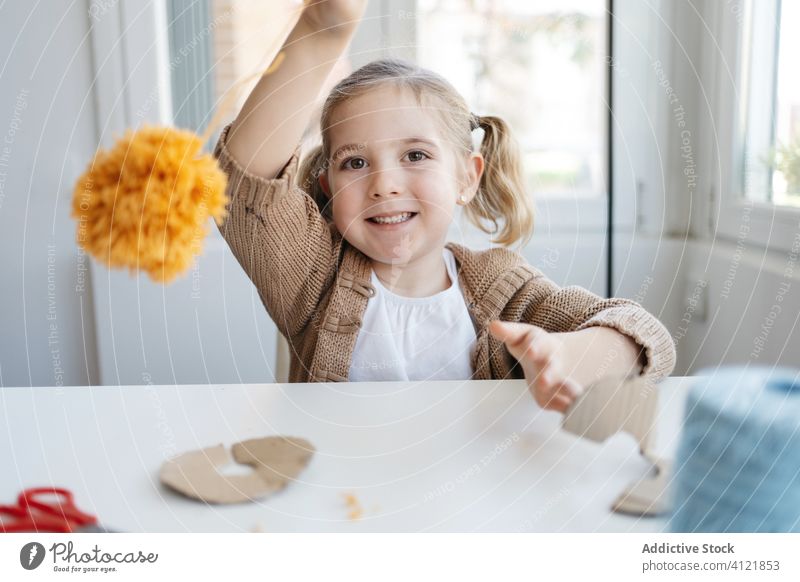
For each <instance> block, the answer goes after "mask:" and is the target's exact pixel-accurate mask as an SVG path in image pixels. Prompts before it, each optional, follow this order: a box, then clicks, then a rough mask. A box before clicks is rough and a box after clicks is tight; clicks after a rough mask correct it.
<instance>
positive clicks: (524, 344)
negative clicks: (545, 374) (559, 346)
mask: <svg viewBox="0 0 800 582" xmlns="http://www.w3.org/2000/svg"><path fill="white" fill-rule="evenodd" d="M489 332H490V333H491V334H492V335H493V336H494V337H496V338H497V339H499V340H501V341H502V342H503V343H505V344H506V347H507V348H508V351H509V352H511V355H512V356H514V357H515V358H517V359H518V360H520V361H522V360H528V361H531V362H535V363H537V364H543V363H544V362H546V361H547V359H548V358H550V357H552V355H553V353H554V352H555V345H554V342H553V341H551V338H550V334H548V333H547V332H546V331H545V330H543V329H542V328H540V327H536V326H535V325H529V324H527V323H515V322H510V321H493V322H492V323H491V324H490V325H489Z"/></svg>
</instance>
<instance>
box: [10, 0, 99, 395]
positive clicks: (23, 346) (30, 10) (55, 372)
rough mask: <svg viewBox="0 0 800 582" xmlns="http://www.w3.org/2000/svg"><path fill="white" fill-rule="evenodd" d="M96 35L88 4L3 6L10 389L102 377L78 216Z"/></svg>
mask: <svg viewBox="0 0 800 582" xmlns="http://www.w3.org/2000/svg"><path fill="white" fill-rule="evenodd" d="M87 33H88V18H87V13H86V8H85V6H84V5H83V2H77V3H46V4H45V3H39V4H36V3H29V2H24V1H23V0H11V1H9V2H6V3H4V4H3V5H2V7H0V55H2V61H0V62H2V65H0V154H2V155H0V164H1V165H0V184H1V186H0V187H2V190H0V246H2V249H3V250H2V252H1V253H0V305H2V308H1V309H0V385H2V386H28V385H34V386H39V385H43V386H51V385H70V384H86V383H87V382H90V381H91V382H96V381H97V380H98V374H97V363H96V356H95V354H96V349H95V338H94V321H93V316H92V295H91V285H90V284H89V280H88V279H87V278H86V277H87V276H88V274H87V273H86V272H85V271H79V268H78V253H77V247H76V245H75V242H74V238H75V226H74V222H73V221H72V220H71V219H70V218H69V212H70V204H71V201H72V184H73V183H74V181H75V179H76V178H77V176H78V174H79V173H80V171H81V170H82V167H83V165H84V164H85V163H86V162H87V161H88V160H89V159H90V158H91V156H92V154H93V152H94V148H95V143H96V139H95V136H96V131H95V125H94V117H93V111H94V102H93V95H92V91H91V83H92V62H91V50H90V44H89V36H88V34H87ZM83 266H85V263H84V264H83Z"/></svg>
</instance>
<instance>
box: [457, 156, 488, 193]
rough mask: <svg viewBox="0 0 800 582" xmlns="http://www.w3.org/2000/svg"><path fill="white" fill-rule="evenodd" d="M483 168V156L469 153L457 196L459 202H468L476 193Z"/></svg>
mask: <svg viewBox="0 0 800 582" xmlns="http://www.w3.org/2000/svg"><path fill="white" fill-rule="evenodd" d="M483 168H484V161H483V156H482V155H481V154H479V153H473V154H471V155H470V157H469V159H468V160H467V163H466V172H465V183H464V187H463V188H462V189H461V191H460V192H459V196H458V203H459V204H461V205H466V204H469V201H470V200H472V199H473V198H475V196H476V195H477V194H478V190H479V189H480V185H481V176H483Z"/></svg>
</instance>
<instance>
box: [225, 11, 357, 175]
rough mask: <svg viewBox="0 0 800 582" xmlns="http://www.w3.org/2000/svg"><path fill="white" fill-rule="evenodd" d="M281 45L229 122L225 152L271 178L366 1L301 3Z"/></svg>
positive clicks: (289, 150)
mask: <svg viewBox="0 0 800 582" xmlns="http://www.w3.org/2000/svg"><path fill="white" fill-rule="evenodd" d="M305 4H306V5H307V6H306V8H305V9H304V10H303V13H302V14H301V16H300V19H299V20H298V22H297V24H296V25H295V27H294V29H293V30H292V32H291V33H290V34H289V36H288V38H287V39H286V40H285V42H284V43H283V47H282V48H281V51H283V52H284V53H285V54H284V59H283V62H282V63H281V64H280V66H279V67H278V68H277V70H276V71H273V72H272V73H271V74H269V75H267V76H265V77H263V78H262V79H261V80H260V81H259V83H258V84H257V85H256V87H255V89H253V91H252V93H250V96H249V97H248V98H247V101H246V102H245V104H244V107H242V110H241V112H240V113H239V115H238V117H237V118H236V120H235V121H234V122H233V125H232V127H231V130H230V133H229V137H228V151H229V152H230V153H231V155H232V156H233V158H235V159H236V160H237V161H238V162H239V163H240V164H241V165H242V166H244V167H246V168H247V170H248V172H251V173H253V174H256V175H259V176H263V177H265V178H275V177H276V176H277V174H278V173H279V172H280V170H281V169H282V168H283V167H284V166H285V165H286V163H287V162H288V161H289V158H290V157H291V155H292V153H293V152H294V150H295V148H296V146H297V144H298V143H299V142H300V139H301V138H302V136H303V132H304V131H305V129H306V126H307V125H308V123H309V121H310V118H311V114H312V113H313V111H312V109H313V105H314V102H315V101H316V100H317V98H318V97H319V93H320V90H321V88H322V85H323V83H324V82H325V80H326V79H327V77H328V75H329V74H330V72H331V70H332V69H333V66H334V65H335V64H336V61H337V60H338V58H339V57H340V56H341V54H342V53H343V52H344V51H345V49H346V48H347V45H348V44H349V43H350V40H351V39H352V37H353V35H354V33H355V30H356V28H357V26H358V22H359V19H360V18H361V16H362V15H363V13H364V10H365V9H366V6H367V0H305Z"/></svg>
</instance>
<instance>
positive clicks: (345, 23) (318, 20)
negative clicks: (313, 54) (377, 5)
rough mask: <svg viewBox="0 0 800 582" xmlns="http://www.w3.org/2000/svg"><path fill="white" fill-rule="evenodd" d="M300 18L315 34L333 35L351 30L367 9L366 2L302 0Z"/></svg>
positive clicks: (358, 0)
mask: <svg viewBox="0 0 800 582" xmlns="http://www.w3.org/2000/svg"><path fill="white" fill-rule="evenodd" d="M303 3H304V4H305V5H306V7H305V9H304V10H303V14H302V16H301V17H300V18H301V20H303V21H304V22H305V23H306V25H307V26H308V27H309V28H310V29H311V30H314V31H317V32H332V33H335V34H338V33H341V32H343V31H348V32H349V31H351V30H353V29H354V28H355V27H356V25H358V22H359V21H360V20H361V17H362V16H363V15H364V11H365V10H366V8H367V0H304V2H303Z"/></svg>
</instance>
